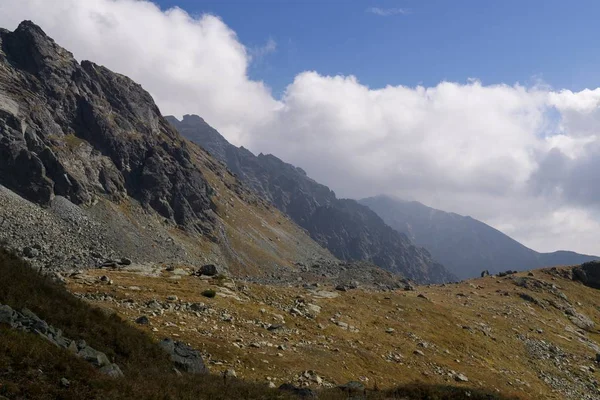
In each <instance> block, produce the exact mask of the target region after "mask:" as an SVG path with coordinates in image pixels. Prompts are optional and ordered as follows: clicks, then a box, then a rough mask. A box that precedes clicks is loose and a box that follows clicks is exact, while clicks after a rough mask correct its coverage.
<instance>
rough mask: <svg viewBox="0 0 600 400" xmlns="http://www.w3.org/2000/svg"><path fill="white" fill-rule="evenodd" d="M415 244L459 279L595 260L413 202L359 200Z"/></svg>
mask: <svg viewBox="0 0 600 400" xmlns="http://www.w3.org/2000/svg"><path fill="white" fill-rule="evenodd" d="M360 203H361V204H364V205H366V206H368V207H369V208H371V209H372V210H373V211H375V212H376V213H377V214H378V215H379V216H380V217H381V218H383V220H384V221H385V222H386V223H387V224H389V225H390V226H391V227H393V228H394V229H396V230H398V231H399V232H403V233H405V234H406V235H407V236H408V237H409V238H410V239H411V240H412V241H413V242H414V243H416V244H417V245H419V246H423V247H425V248H426V249H427V250H429V251H430V252H431V255H432V256H433V258H434V259H436V260H437V261H439V262H440V263H442V264H444V266H446V267H447V268H448V269H449V270H450V271H451V272H452V273H453V274H455V275H456V276H458V277H459V278H461V279H465V278H472V277H475V276H479V275H480V273H481V272H482V271H483V270H488V271H489V272H490V273H497V272H500V271H506V270H509V269H516V270H527V269H534V268H541V267H551V266H557V265H574V264H581V263H584V262H586V261H591V260H595V259H598V257H595V256H588V255H584V254H577V253H574V252H569V251H557V252H554V253H538V252H536V251H534V250H532V249H530V248H527V247H525V246H523V245H522V244H521V243H519V242H517V241H516V240H514V239H512V238H510V237H509V236H507V235H505V234H503V233H502V232H500V231H498V230H497V229H494V228H492V227H491V226H489V225H486V224H484V223H483V222H481V221H478V220H476V219H473V218H471V217H464V216H462V215H458V214H455V213H448V212H444V211H440V210H436V209H434V208H431V207H427V206H425V205H423V204H421V203H419V202H416V201H403V200H399V199H394V198H392V197H388V196H377V197H371V198H367V199H362V200H360Z"/></svg>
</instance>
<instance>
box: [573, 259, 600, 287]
mask: <svg viewBox="0 0 600 400" xmlns="http://www.w3.org/2000/svg"><path fill="white" fill-rule="evenodd" d="M573 279H574V280H577V281H580V282H581V283H583V284H584V285H586V286H589V287H593V288H595V289H600V261H591V262H587V263H584V264H581V265H580V266H578V267H575V268H573Z"/></svg>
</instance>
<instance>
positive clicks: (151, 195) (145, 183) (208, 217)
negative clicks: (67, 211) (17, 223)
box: [0, 21, 214, 233]
mask: <svg viewBox="0 0 600 400" xmlns="http://www.w3.org/2000/svg"><path fill="white" fill-rule="evenodd" d="M0 70H2V73H1V74H0V87H1V88H2V91H1V92H0V184H3V185H5V186H6V187H8V188H10V189H12V190H14V191H16V192H17V193H19V194H21V195H22V196H23V197H25V198H27V199H29V200H31V201H34V202H36V203H38V204H44V205H47V204H49V203H50V201H51V200H52V198H53V197H54V196H63V197H65V198H67V199H69V200H70V201H71V202H73V203H75V204H90V203H92V202H94V199H95V198H96V197H97V196H105V197H107V198H109V199H121V198H124V197H125V196H131V197H133V198H135V199H136V200H138V201H139V202H140V203H141V204H143V205H144V206H146V207H148V208H149V209H153V210H154V211H156V212H157V213H159V214H160V215H161V216H163V217H165V218H167V219H169V220H172V221H173V222H174V223H177V224H179V225H181V226H183V227H185V228H187V229H189V230H193V231H197V232H202V233H208V232H210V231H211V230H212V228H213V224H214V214H213V211H212V209H213V208H214V205H213V203H212V201H211V200H210V197H209V196H210V194H211V191H212V189H211V188H210V187H209V185H208V183H207V182H206V180H205V179H204V177H203V176H202V173H201V172H200V171H199V170H198V169H197V168H195V167H194V165H193V164H192V162H191V158H190V157H191V156H190V153H189V151H188V149H187V146H186V144H185V142H184V141H183V140H181V138H180V137H179V135H178V134H177V132H176V131H175V130H174V129H173V128H172V127H171V126H170V125H169V124H168V123H167V122H166V120H165V119H164V118H163V117H162V116H161V114H160V112H159V110H158V107H157V106H156V105H155V104H154V101H153V100H152V98H151V96H150V95H149V94H148V93H147V92H146V91H145V90H143V89H142V87H141V86H140V85H138V84H136V83H134V82H133V81H131V80H130V79H128V78H126V77H124V76H122V75H119V74H115V73H113V72H111V71H109V70H108V69H106V68H104V67H102V66H99V65H96V64H93V63H91V62H89V61H83V62H82V63H81V64H79V63H77V61H76V60H75V59H74V58H73V56H72V54H71V53H69V52H68V51H66V50H64V49H63V48H61V47H60V46H58V45H57V44H56V43H55V42H54V41H53V40H52V39H50V38H49V37H47V36H46V34H45V33H44V32H43V31H42V30H41V29H40V28H39V27H38V26H36V25H34V24H33V23H31V22H28V21H25V22H23V23H21V24H20V25H19V27H18V28H17V29H16V30H15V31H14V32H9V31H7V30H0Z"/></svg>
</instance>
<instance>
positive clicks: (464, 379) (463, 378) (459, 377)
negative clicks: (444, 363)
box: [454, 374, 469, 382]
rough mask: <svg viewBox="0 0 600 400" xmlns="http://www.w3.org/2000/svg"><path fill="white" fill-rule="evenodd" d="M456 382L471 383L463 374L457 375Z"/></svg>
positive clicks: (455, 376)
mask: <svg viewBox="0 0 600 400" xmlns="http://www.w3.org/2000/svg"><path fill="white" fill-rule="evenodd" d="M454 380H455V381H456V382H469V378H467V377H466V376H465V375H463V374H456V375H454Z"/></svg>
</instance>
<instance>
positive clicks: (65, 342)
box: [0, 304, 123, 378]
mask: <svg viewBox="0 0 600 400" xmlns="http://www.w3.org/2000/svg"><path fill="white" fill-rule="evenodd" d="M0 324H5V325H8V326H9V327H11V328H12V329H16V330H19V331H23V332H26V333H34V334H37V335H39V336H40V337H42V338H44V339H45V340H47V341H49V342H50V343H52V344H53V345H55V346H56V347H61V348H63V349H67V350H68V351H70V352H71V353H73V354H74V355H75V356H77V357H79V358H81V359H83V360H85V361H87V362H89V363H90V364H91V365H93V366H94V367H96V368H98V369H99V370H100V372H102V373H103V374H105V375H108V376H110V377H113V378H119V377H122V376H123V372H122V371H121V369H120V368H119V366H118V365H117V364H113V363H111V362H110V360H109V359H108V357H107V356H106V354H104V353H102V352H101V351H98V350H95V349H94V348H92V347H90V346H88V345H87V344H86V343H85V341H84V340H72V339H69V338H67V337H64V336H63V334H62V331H61V330H60V329H57V328H55V327H53V326H52V325H48V323H47V322H46V321H44V320H42V319H41V318H40V317H38V316H37V315H36V314H34V313H33V312H32V311H31V310H29V309H27V308H24V309H23V310H21V311H17V310H13V309H12V308H11V307H10V306H7V305H3V304H0Z"/></svg>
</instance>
